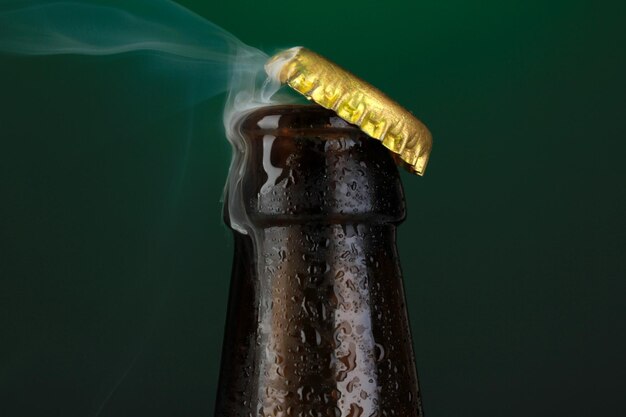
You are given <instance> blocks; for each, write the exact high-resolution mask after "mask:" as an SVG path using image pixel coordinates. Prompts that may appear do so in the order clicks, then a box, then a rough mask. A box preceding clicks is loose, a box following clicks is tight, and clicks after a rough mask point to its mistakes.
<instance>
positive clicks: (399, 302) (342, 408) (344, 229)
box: [216, 106, 422, 417]
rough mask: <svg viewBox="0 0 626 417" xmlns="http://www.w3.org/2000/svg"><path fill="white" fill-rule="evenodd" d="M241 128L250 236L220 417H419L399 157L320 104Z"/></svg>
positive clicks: (239, 265) (243, 253)
mask: <svg viewBox="0 0 626 417" xmlns="http://www.w3.org/2000/svg"><path fill="white" fill-rule="evenodd" d="M241 129H242V135H243V137H244V139H245V141H246V144H247V148H248V155H247V160H246V172H245V174H244V176H243V178H242V183H241V186H242V193H241V195H242V199H243V207H244V211H245V214H246V217H247V219H248V220H247V222H248V224H247V225H246V229H247V230H249V234H248V235H244V234H241V233H238V232H236V231H234V230H233V231H234V234H235V258H234V262H233V274H232V282H231V292H230V300H229V311H228V318H227V325H226V333H225V340H224V348H223V353H222V369H221V375H220V382H219V391H218V399H217V408H216V417H243V416H246V417H250V416H252V417H257V416H278V417H279V416H285V417H287V416H293V417H305V416H306V417H308V416H314V417H317V416H324V417H348V416H349V417H374V416H401V417H416V416H421V415H422V412H421V403H420V396H419V389H418V384H417V376H416V372H415V363H414V357H413V350H412V342H411V335H410V331H409V324H408V318H407V312H406V307H405V298H404V292H403V287H402V278H401V272H400V265H399V262H398V254H397V250H396V243H395V241H396V225H397V224H398V223H400V222H401V221H402V220H403V219H404V216H405V207H404V198H403V194H402V187H401V184H400V179H399V176H398V171H397V168H396V166H395V164H394V161H393V159H392V157H391V156H390V154H389V152H388V151H387V150H386V149H385V148H384V147H383V146H382V145H381V144H380V143H379V142H378V141H374V140H372V139H371V138H368V137H367V136H366V135H365V134H363V133H362V132H361V131H360V130H358V129H357V128H355V127H353V126H351V125H347V124H346V123H345V122H343V121H342V120H341V119H339V118H338V117H337V116H336V115H335V114H334V113H333V112H331V111H327V110H325V109H323V108H321V107H317V106H276V107H267V108H263V109H260V110H257V111H255V112H254V113H252V114H250V115H249V116H248V117H247V118H246V119H245V120H244V121H243V123H242V126H241ZM229 192H232V191H229ZM226 213H228V208H227V210H226ZM226 222H227V223H229V216H228V214H227V215H226Z"/></svg>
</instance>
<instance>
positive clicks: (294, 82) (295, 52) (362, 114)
mask: <svg viewBox="0 0 626 417" xmlns="http://www.w3.org/2000/svg"><path fill="white" fill-rule="evenodd" d="M265 71H266V72H267V74H268V75H269V76H270V77H273V78H274V79H277V80H278V81H280V82H281V83H283V84H284V83H286V84H288V85H289V86H290V87H291V88H293V89H294V90H296V91H297V92H299V93H301V94H302V95H304V96H305V97H306V98H307V99H309V100H313V101H314V102H315V103H317V104H319V105H320V106H322V107H325V108H327V109H331V110H333V111H335V112H336V113H337V115H338V116H339V117H341V118H342V119H344V120H345V121H347V122H348V123H352V124H355V125H357V126H359V128H361V130H362V131H363V132H365V133H367V134H368V135H369V136H371V137H372V138H375V139H378V140H380V141H381V142H382V143H383V145H384V146H385V147H387V148H388V149H389V150H391V151H392V152H393V153H394V156H395V158H396V161H397V162H399V163H401V164H402V165H404V166H405V167H406V168H407V169H408V170H409V171H411V172H413V173H415V174H418V175H424V170H425V169H426V164H427V162H428V157H429V156H430V150H431V148H432V136H431V134H430V132H429V131H428V128H427V127H426V126H425V125H424V124H423V123H422V122H420V121H419V120H418V119H417V118H415V117H414V116H413V115H412V114H411V113H410V112H409V111H408V110H406V109H405V108H403V107H402V106H400V105H399V104H398V103H396V102H395V101H393V100H392V99H390V98H389V97H387V96H386V95H385V94H384V93H382V92H381V91H379V90H378V89H376V88H375V87H373V86H372V85H370V84H368V83H366V82H365V81H363V80H361V79H360V78H358V77H357V76H355V75H353V74H351V73H349V72H348V71H346V70H344V69H343V68H341V67H339V66H338V65H337V64H334V63H332V62H330V61H328V60H327V59H326V58H324V57H322V56H320V55H318V54H316V53H314V52H312V51H309V50H308V49H306V48H302V47H296V48H291V49H288V50H286V51H283V52H281V53H279V54H277V55H275V56H273V57H272V58H270V59H269V60H268V62H267V64H266V65H265Z"/></svg>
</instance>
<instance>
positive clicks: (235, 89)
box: [0, 0, 293, 233]
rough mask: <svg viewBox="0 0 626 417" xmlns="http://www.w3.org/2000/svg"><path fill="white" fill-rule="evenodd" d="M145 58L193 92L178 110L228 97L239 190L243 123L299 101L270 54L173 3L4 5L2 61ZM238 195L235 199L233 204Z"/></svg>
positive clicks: (124, 0)
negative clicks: (285, 87)
mask: <svg viewBox="0 0 626 417" xmlns="http://www.w3.org/2000/svg"><path fill="white" fill-rule="evenodd" d="M139 52H140V53H142V54H143V55H146V56H147V57H149V60H150V62H149V64H147V65H149V67H148V70H149V71H152V72H158V71H164V72H166V73H167V74H168V75H169V76H170V77H172V76H173V77H175V78H176V79H179V80H181V81H180V83H179V84H182V85H184V86H185V87H186V90H187V92H186V96H185V97H186V99H185V101H186V103H176V106H178V107H182V106H193V105H195V104H197V103H200V102H202V101H205V100H207V99H210V98H212V97H215V96H217V95H219V94H223V93H226V94H227V100H226V106H225V108H224V115H223V122H224V128H225V131H226V136H227V138H228V139H229V141H230V142H231V144H232V146H233V160H232V163H231V168H230V172H229V179H228V182H227V187H235V186H236V184H238V178H239V175H240V174H241V173H242V170H243V169H244V167H243V164H244V163H245V155H244V154H243V153H244V152H245V149H244V145H243V141H242V140H241V139H240V137H239V133H238V132H237V129H236V126H237V122H238V121H239V120H240V119H241V118H242V117H243V116H244V115H245V114H246V113H248V112H249V111H251V110H253V109H255V108H258V107H261V106H267V105H272V104H284V103H288V102H290V101H292V100H293V99H292V98H290V97H289V96H288V95H282V96H281V95H280V94H276V93H277V92H278V89H279V88H280V83H279V82H278V81H277V80H276V79H275V77H268V76H267V75H266V74H265V70H264V65H265V63H266V62H267V60H268V58H269V56H268V55H267V54H265V53H264V52H262V51H260V50H258V49H256V48H253V47H251V46H248V45H246V44H244V43H243V42H241V41H240V40H239V39H237V38H236V37H235V36H234V35H232V34H231V33H229V32H227V31H226V30H224V29H222V28H220V27H219V26H217V25H215V24H213V23H211V22H210V21H208V20H206V19H204V18H203V17H201V16H199V15H197V14H195V13H193V12H192V11H190V10H188V9H185V8H184V7H182V6H180V5H178V4H177V3H174V2H173V1H170V0H133V1H128V0H117V1H116V0H84V1H80V2H79V1H55V0H7V1H4V2H2V3H1V4H0V54H18V55H29V56H42V55H62V54H73V55H89V56H104V55H115V54H132V53H139ZM143 55H142V56H143ZM147 59H148V58H147ZM147 87H148V86H147ZM152 87H154V86H152ZM148 88H149V87H148ZM235 195H236V193H233V192H231V193H229V198H235V197H234V196H235ZM235 217H236V216H234V217H231V222H232V226H233V227H234V228H235V229H237V230H239V231H240V232H242V233H246V231H245V228H244V227H242V225H241V224H240V223H241V222H242V221H243V220H241V221H240V220H237V219H236V218H235Z"/></svg>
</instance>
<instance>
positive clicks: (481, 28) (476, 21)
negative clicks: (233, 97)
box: [0, 0, 626, 417]
mask: <svg viewBox="0 0 626 417" xmlns="http://www.w3.org/2000/svg"><path fill="white" fill-rule="evenodd" d="M180 3H182V4H184V5H185V6H187V7H189V8H191V9H193V10H194V11H196V12H197V13H199V14H201V15H203V16H205V17H207V18H208V19H209V20H211V21H213V22H215V23H217V24H218V25H220V26H222V27H224V28H225V29H227V30H228V31H230V32H232V33H233V34H235V35H237V36H238V37H239V38H240V39H241V40H243V41H244V42H245V43H248V44H250V45H253V46H256V47H258V48H261V49H264V50H267V51H268V52H273V51H275V50H276V48H280V47H289V46H293V45H305V46H307V47H309V48H311V49H313V50H316V51H318V52H320V53H321V54H323V55H326V56H328V57H330V58H331V59H333V60H335V61H336V62H338V63H340V64H342V65H343V66H345V67H347V68H348V69H350V70H352V71H353V72H355V73H357V74H358V75H360V76H362V77H363V78H365V79H367V80H368V81H370V82H371V83H372V84H374V85H376V86H378V87H379V88H381V89H382V90H383V91H386V92H387V93H389V95H391V96H392V97H394V98H396V99H397V100H398V101H399V102H400V103H402V104H403V105H405V106H407V107H408V108H409V109H411V110H412V111H413V112H414V113H415V114H416V115H418V116H419V117H420V118H421V119H422V120H424V121H425V122H426V124H427V125H428V126H429V127H430V128H431V130H432V132H433V135H434V139H435V143H434V151H433V155H432V158H431V162H430V166H429V170H428V172H427V175H426V176H425V177H423V178H418V177H412V176H409V175H404V174H403V179H404V185H405V191H406V197H407V200H408V208H409V217H408V219H407V221H406V222H405V224H404V225H403V226H402V227H401V229H400V236H399V242H398V244H399V249H400V255H401V260H402V264H403V269H404V278H405V282H406V292H407V297H408V306H409V310H410V316H411V320H412V328H413V334H414V340H415V349H416V355H417V362H418V372H419V376H420V381H421V386H422V394H423V400H424V407H425V412H426V416H427V417H455V416H464V417H471V416H477V417H478V416H480V417H486V416H493V417H503V416H508V417H515V416H520V417H521V416H524V417H528V416H541V417H554V416H568V417H575V416H586V417H587V416H602V417H608V416H622V415H624V414H623V413H624V395H625V394H624V392H625V388H626V386H625V382H624V381H625V380H626V359H625V353H626V337H625V334H626V333H625V330H626V329H625V326H624V321H625V320H626V308H625V302H624V300H625V294H626V285H625V283H624V282H625V279H626V164H625V162H624V158H625V153H626V83H625V74H626V45H625V43H624V38H625V37H626V31H625V29H624V22H625V21H626V7H625V4H626V3H624V2H623V1H614V2H599V1H578V0H570V1H550V2H548V1H507V2H500V1H481V2H463V1H450V0H446V1H442V0H437V1H435V0H428V1H411V2H409V1H404V2H400V1H384V2H383V1H375V2H374V1H308V2H301V3H298V2H295V1H289V2H285V1H261V0H256V1H242V0H238V1H230V2H218V4H215V2H213V1H208V0H202V1H200V0H197V1H192V0H186V1H180ZM130 61H132V60H130ZM130 65H131V62H129V59H114V58H110V59H98V60H89V59H84V58H76V57H56V58H16V57H7V56H4V57H0V80H2V81H1V82H0V85H1V87H2V92H1V93H0V94H1V98H0V106H2V109H1V112H0V416H2V417H13V416H15V417H22V416H24V417H27V416H63V417H74V416H76V417H95V416H116V417H122V416H132V417H137V416H212V414H213V404H214V396H215V389H216V384H217V372H218V369H219V357H220V349H221V338H222V331H223V323H224V319H225V312H226V297H227V290H228V283H229V275H230V268H231V262H232V260H231V259H232V251H233V246H232V239H231V237H230V232H229V231H228V230H227V229H226V228H225V227H224V226H223V224H222V220H221V202H220V198H221V194H222V187H223V184H224V180H225V177H226V173H227V169H228V164H229V159H230V149H229V146H228V145H227V143H226V141H225V140H224V139H223V130H222V127H221V124H220V123H221V121H220V117H221V114H220V112H221V101H222V99H221V98H220V99H218V100H213V101H211V102H208V103H205V104H203V105H201V106H199V107H198V108H197V109H196V111H195V112H194V113H189V112H178V113H172V114H171V117H159V118H158V120H155V119H154V118H150V117H149V114H146V115H145V119H141V117H139V118H138V120H133V121H129V120H127V119H128V118H127V117H125V115H126V114H127V113H125V112H124V108H128V107H129V106H130V105H132V104H133V103H132V97H134V94H136V95H138V96H141V94H144V93H145V92H143V91H140V90H141V89H140V88H137V91H134V90H133V89H132V88H131V89H130V90H129V91H127V92H126V94H125V95H119V94H118V95H115V94H111V93H110V91H111V86H113V85H118V84H119V83H120V82H123V80H124V75H123V74H125V68H126V67H127V66H130ZM129 73H130V74H131V75H129V77H131V76H132V71H129ZM129 79H132V78H129ZM120 80H121V81H120ZM151 94H155V95H156V96H158V99H164V100H165V101H166V100H167V98H168V94H172V93H171V92H168V91H156V92H155V91H153V92H152V93H151ZM121 99H124V100H130V102H127V101H125V102H123V103H120V100H121ZM143 99H145V97H143ZM143 99H142V100H143ZM138 103H139V104H141V100H139V101H138ZM137 113H139V112H137Z"/></svg>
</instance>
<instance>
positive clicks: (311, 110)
mask: <svg viewBox="0 0 626 417" xmlns="http://www.w3.org/2000/svg"><path fill="white" fill-rule="evenodd" d="M239 130H240V131H241V132H242V133H243V134H244V135H249V134H253V135H254V134H273V135H280V136H289V135H297V134H302V133H307V134H315V133H316V131H323V132H324V134H325V135H326V134H329V133H332V132H337V133H343V134H345V133H348V132H350V133H354V134H358V135H364V136H366V135H365V134H364V133H363V132H362V131H361V129H359V127H358V126H355V125H353V124H350V123H348V122H346V121H345V120H343V119H342V118H341V117H339V116H337V114H336V113H335V112H334V111H332V110H328V109H325V108H324V107H321V106H319V105H317V104H280V105H270V106H265V107H261V108H258V109H255V110H253V111H251V112H250V113H248V114H247V115H246V116H244V117H243V118H242V120H241V122H240V124H239Z"/></svg>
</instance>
